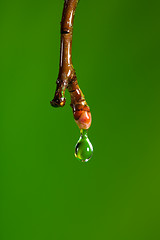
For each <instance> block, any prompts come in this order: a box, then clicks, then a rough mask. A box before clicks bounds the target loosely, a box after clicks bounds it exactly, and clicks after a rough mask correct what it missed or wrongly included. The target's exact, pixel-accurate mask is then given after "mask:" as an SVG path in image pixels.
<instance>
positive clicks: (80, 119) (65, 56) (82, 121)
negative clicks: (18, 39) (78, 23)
mask: <svg viewBox="0 0 160 240" xmlns="http://www.w3.org/2000/svg"><path fill="white" fill-rule="evenodd" d="M77 4H78V0H65V2H64V8H63V14H62V21H61V50H60V66H59V75H58V79H57V82H56V83H57V88H56V92H55V96H54V98H53V100H52V101H51V105H52V106H53V107H63V106H64V105H65V102H66V99H65V90H66V89H68V91H69V93H70V96H71V104H70V105H71V107H72V110H73V115H74V119H75V121H76V123H77V125H78V127H79V128H81V129H88V128H89V127H90V125H91V113H90V108H89V106H88V105H87V102H86V100H85V97H84V95H83V93H82V91H81V89H80V88H79V85H78V82H77V77H76V72H75V70H74V67H73V65H72V34H73V22H74V16H75V11H76V7H77Z"/></svg>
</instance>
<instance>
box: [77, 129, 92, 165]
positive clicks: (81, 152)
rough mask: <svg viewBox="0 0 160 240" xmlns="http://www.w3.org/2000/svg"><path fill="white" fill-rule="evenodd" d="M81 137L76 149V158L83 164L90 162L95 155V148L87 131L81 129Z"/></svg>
mask: <svg viewBox="0 0 160 240" xmlns="http://www.w3.org/2000/svg"><path fill="white" fill-rule="evenodd" d="M80 132H81V136H80V139H79V140H78V142H77V144H76V148H75V156H76V158H77V159H79V160H80V161H82V162H88V160H89V159H90V158H91V157H92V155H93V146H92V144H91V142H90V141H89V138H88V135H87V130H86V129H81V130H80Z"/></svg>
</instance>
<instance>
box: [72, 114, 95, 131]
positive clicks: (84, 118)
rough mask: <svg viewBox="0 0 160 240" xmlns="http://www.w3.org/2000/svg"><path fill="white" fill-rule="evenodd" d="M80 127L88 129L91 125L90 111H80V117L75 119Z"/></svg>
mask: <svg viewBox="0 0 160 240" xmlns="http://www.w3.org/2000/svg"><path fill="white" fill-rule="evenodd" d="M75 122H76V123H77V125H78V127H79V128H80V129H88V128H89V127H90V126H91V122H92V117H91V113H90V112H87V111H82V113H81V115H80V117H79V118H78V119H77V120H75Z"/></svg>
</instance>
